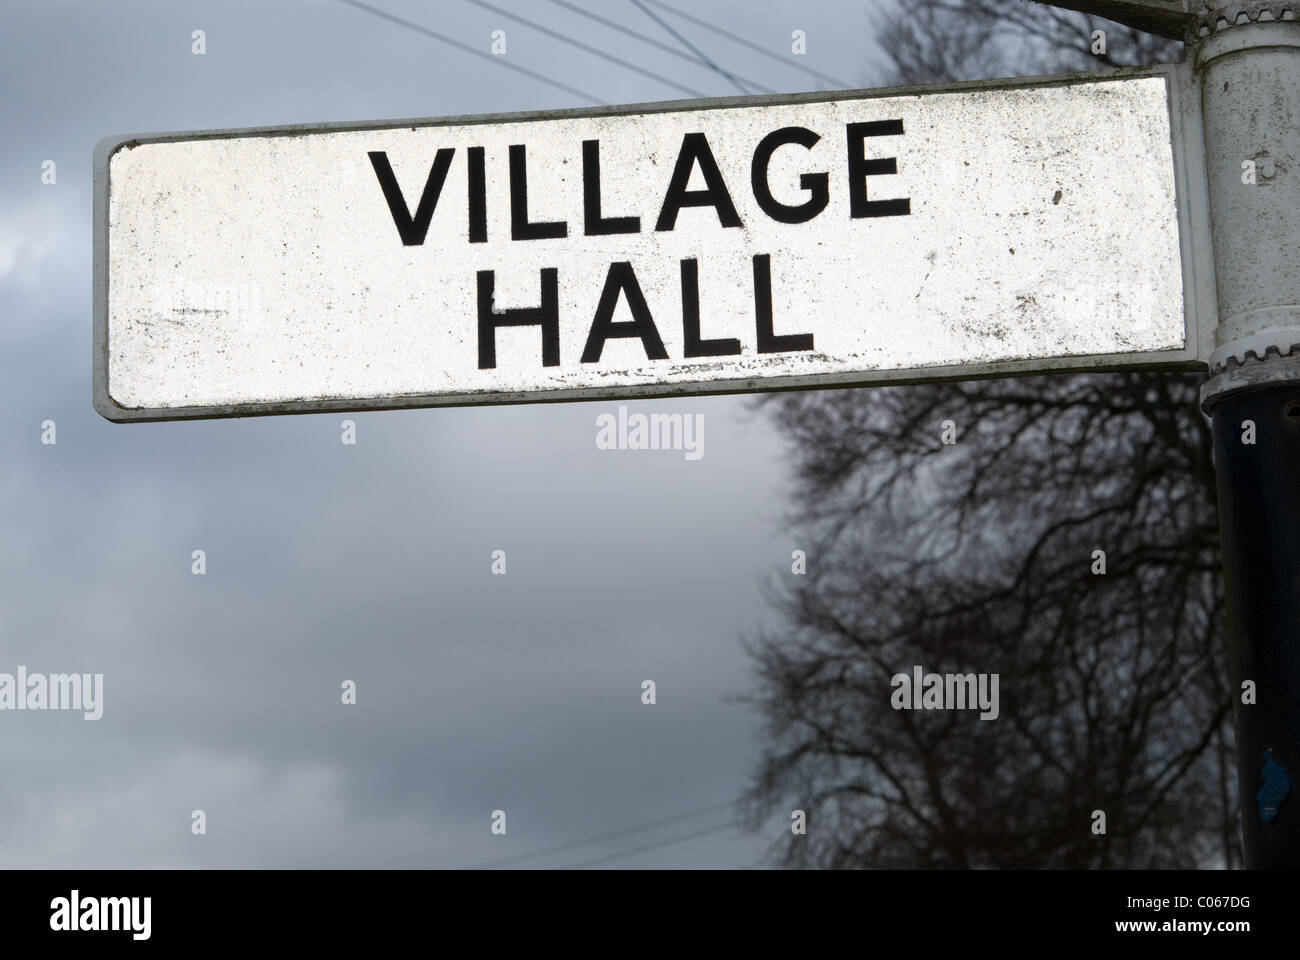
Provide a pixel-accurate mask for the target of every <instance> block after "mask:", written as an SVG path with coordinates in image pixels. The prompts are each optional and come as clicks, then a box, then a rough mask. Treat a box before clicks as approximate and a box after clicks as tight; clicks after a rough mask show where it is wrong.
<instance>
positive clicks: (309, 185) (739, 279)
mask: <svg viewBox="0 0 1300 960" xmlns="http://www.w3.org/2000/svg"><path fill="white" fill-rule="evenodd" d="M1174 85H1175V72H1174V69H1173V68H1157V69H1155V70H1151V71H1145V72H1136V71H1126V72H1120V73H1117V74H1114V75H1110V74H1102V75H1097V74H1082V75H1072V76H1069V77H1060V78H1041V79H1037V80H1030V81H1023V80H1022V81H1016V82H1006V81H1004V82H994V83H984V84H966V85H956V86H949V87H946V88H933V89H927V88H921V89H923V91H924V92H921V93H911V92H900V91H899V90H887V91H881V92H878V93H862V92H855V93H847V94H826V93H820V94H807V95H796V96H786V97H778V98H741V99H735V100H711V101H690V102H678V103H665V104H650V105H643V106H637V107H624V108H617V109H614V110H583V111H565V112H559V113H551V114H546V115H536V114H534V115H520V114H515V115H509V116H502V117H468V118H456V119H450V120H435V121H407V122H404V123H398V122H385V123H376V124H362V125H330V126H318V127H295V128H270V129H257V130H235V131H208V132H201V133H190V134H168V135H159V136H142V137H113V138H109V139H106V140H104V141H102V142H101V143H100V144H99V146H98V148H97V150H96V159H95V166H96V215H95V216H96V225H95V226H96V245H95V246H96V249H95V270H96V285H95V293H96V304H95V311H96V320H95V322H96V329H95V341H96V342H95V405H96V408H97V409H98V410H99V412H100V413H101V414H103V415H104V416H105V417H107V418H109V419H111V420H156V419H182V418H190V417H214V416H244V415H254V414H266V413H306V412H316V411H322V410H362V409H382V408H395V407H408V406H437V405H448V404H477V403H505V402H526V401H537V400H570V399H593V398H603V397H630V396H651V395H670V394H672V395H676V394H685V393H732V392H743V391H753V390H774V389H783V388H790V387H808V386H835V385H849V384H865V383H874V382H885V381H908V380H910V381H923V380H934V379H942V378H952V377H975V376H990V375H999V374H1008V373H1017V372H1039V371H1047V370H1070V369H1075V370H1077V369H1099V368H1119V367H1126V366H1144V367H1153V366H1184V367H1186V366H1189V365H1193V364H1194V363H1195V360H1196V344H1195V342H1194V328H1195V325H1194V324H1191V323H1189V322H1187V321H1186V320H1185V317H1188V316H1191V315H1192V311H1191V310H1190V309H1189V307H1190V297H1191V289H1190V285H1189V283H1188V279H1189V278H1190V276H1191V273H1190V269H1191V268H1190V264H1191V263H1192V258H1191V255H1190V252H1189V239H1188V237H1189V234H1190V233H1191V232H1192V231H1191V230H1190V228H1189V226H1188V222H1187V219H1186V217H1185V216H1180V209H1179V200H1180V193H1179V191H1180V190H1182V189H1183V188H1182V186H1181V184H1180V182H1179V181H1180V179H1181V178H1182V177H1183V175H1182V174H1181V173H1180V172H1178V169H1177V164H1176V155H1175V141H1176V140H1177V139H1178V130H1177V126H1178V109H1177V108H1176V97H1175V95H1174V91H1173V89H1172V88H1173V86H1174Z"/></svg>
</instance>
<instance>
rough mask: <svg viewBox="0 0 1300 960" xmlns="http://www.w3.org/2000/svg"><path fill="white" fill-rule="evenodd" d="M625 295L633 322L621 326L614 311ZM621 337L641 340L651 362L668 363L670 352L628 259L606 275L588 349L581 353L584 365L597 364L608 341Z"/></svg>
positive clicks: (615, 264) (617, 264) (610, 269)
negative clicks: (661, 336) (616, 321)
mask: <svg viewBox="0 0 1300 960" xmlns="http://www.w3.org/2000/svg"><path fill="white" fill-rule="evenodd" d="M620 292H622V293H623V294H624V295H625V296H626V297H627V305H628V307H629V309H631V311H632V319H631V320H624V321H622V322H620V323H615V322H614V319H613V318H614V308H615V307H617V306H618V295H619V293H620ZM622 337H639V338H640V339H641V343H642V344H643V345H644V346H645V355H646V356H647V357H649V358H650V359H651V360H667V359H668V351H667V350H665V349H664V342H663V340H661V339H660V338H659V330H658V328H657V327H656V326H655V322H654V318H653V317H651V316H650V308H649V307H647V306H646V302H645V295H644V294H643V293H642V292H641V285H640V284H639V283H637V282H636V274H635V273H633V272H632V264H630V263H628V262H627V261H626V260H623V261H620V262H618V263H611V264H610V265H609V273H608V274H607V275H606V276H605V289H604V290H602V291H601V292H600V303H598V304H597V305H596V316H595V318H594V319H593V320H592V321H591V332H590V333H588V334H587V346H586V347H585V348H584V349H583V351H582V362H583V363H595V362H596V361H597V360H599V359H600V354H601V352H602V351H603V350H604V349H605V341H606V340H611V339H617V338H622Z"/></svg>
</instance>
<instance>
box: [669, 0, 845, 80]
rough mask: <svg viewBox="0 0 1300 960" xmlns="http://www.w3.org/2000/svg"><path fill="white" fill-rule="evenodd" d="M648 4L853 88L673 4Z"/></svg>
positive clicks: (780, 60)
mask: <svg viewBox="0 0 1300 960" xmlns="http://www.w3.org/2000/svg"><path fill="white" fill-rule="evenodd" d="M646 3H649V4H652V5H653V6H656V7H659V8H660V9H661V10H667V11H668V12H669V13H672V14H675V15H676V16H679V17H681V18H682V19H683V20H687V21H689V22H691V23H693V24H695V25H696V26H697V27H703V28H704V29H705V30H711V31H713V32H714V33H717V34H721V35H722V36H724V37H727V38H729V39H730V40H733V41H735V42H736V43H738V44H740V45H741V46H743V47H748V48H749V49H750V50H753V51H754V52H755V53H761V54H762V55H763V56H765V57H770V58H771V59H773V60H776V61H778V62H780V63H784V64H785V65H786V66H787V67H794V69H796V70H802V71H803V72H804V73H806V74H808V75H809V76H813V77H816V78H817V79H819V80H824V81H826V82H827V83H833V84H835V85H836V86H838V87H841V88H843V89H846V90H847V89H849V88H850V87H852V86H853V84H851V83H845V82H844V81H843V80H839V79H837V78H835V77H832V76H830V75H829V74H826V73H821V72H820V71H817V70H814V69H813V68H812V67H805V66H804V65H803V64H801V63H799V61H798V60H791V59H790V58H789V57H783V56H781V55H780V54H779V53H773V52H772V51H771V50H769V49H767V48H766V47H763V46H760V45H759V44H757V43H754V42H752V41H750V40H746V39H745V38H744V37H738V36H736V34H734V33H732V32H731V31H730V30H724V29H723V28H722V27H715V26H714V25H713V24H711V23H709V21H707V20H701V19H700V18H699V17H697V16H695V15H693V14H690V13H687V12H686V11H685V10H681V9H678V8H677V7H674V6H673V5H672V4H671V3H664V0H646Z"/></svg>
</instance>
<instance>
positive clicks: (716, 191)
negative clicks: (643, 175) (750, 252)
mask: <svg viewBox="0 0 1300 960" xmlns="http://www.w3.org/2000/svg"><path fill="white" fill-rule="evenodd" d="M697 163H698V164H699V166H700V173H701V174H702V175H703V176H704V183H705V189H703V190H687V189H686V185H687V184H688V183H690V182H691V170H693V169H694V168H695V165H696V164H697ZM682 207H713V208H714V209H715V210H717V211H718V222H720V223H721V224H722V225H723V226H724V227H739V226H742V224H741V222H740V214H738V213H736V205H735V204H734V203H732V202H731V194H730V193H728V192H727V185H726V183H724V182H723V180H722V171H721V170H719V169H718V163H717V161H716V160H714V159H713V151H712V150H710V149H709V141H708V140H707V139H705V136H704V134H702V133H688V134H686V136H684V137H682V148H681V151H680V152H679V153H678V154H677V165H676V166H675V167H674V168H673V175H672V179H671V180H670V181H669V182H668V192H667V194H665V196H664V205H663V209H661V210H660V211H659V222H658V223H656V224H655V230H671V229H673V227H675V226H676V225H677V214H678V212H679V211H680V210H681V209H682Z"/></svg>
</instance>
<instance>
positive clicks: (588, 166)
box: [582, 140, 641, 237]
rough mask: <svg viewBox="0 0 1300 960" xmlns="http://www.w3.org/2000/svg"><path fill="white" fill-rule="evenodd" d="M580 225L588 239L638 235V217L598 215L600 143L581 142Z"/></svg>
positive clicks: (597, 141)
mask: <svg viewBox="0 0 1300 960" xmlns="http://www.w3.org/2000/svg"><path fill="white" fill-rule="evenodd" d="M582 223H583V232H584V233H585V234H586V235H587V236H589V237H602V236H607V235H609V234H612V233H640V232H641V218H640V217H602V216H601V215H600V141H599V140H584V141H582Z"/></svg>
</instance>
